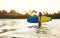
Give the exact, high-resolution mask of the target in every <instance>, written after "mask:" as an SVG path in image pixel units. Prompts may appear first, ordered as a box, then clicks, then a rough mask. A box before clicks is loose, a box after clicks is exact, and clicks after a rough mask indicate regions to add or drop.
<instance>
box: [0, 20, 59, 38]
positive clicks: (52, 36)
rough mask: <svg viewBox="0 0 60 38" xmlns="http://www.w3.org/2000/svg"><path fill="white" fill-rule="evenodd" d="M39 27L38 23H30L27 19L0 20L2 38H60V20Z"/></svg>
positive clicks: (0, 37) (0, 36)
mask: <svg viewBox="0 0 60 38" xmlns="http://www.w3.org/2000/svg"><path fill="white" fill-rule="evenodd" d="M37 27H38V23H28V22H27V20H26V19H0V38H60V19H53V20H52V21H49V22H45V23H42V26H41V28H40V29H37ZM38 31H39V33H38Z"/></svg>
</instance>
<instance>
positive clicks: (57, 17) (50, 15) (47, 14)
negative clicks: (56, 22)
mask: <svg viewBox="0 0 60 38" xmlns="http://www.w3.org/2000/svg"><path fill="white" fill-rule="evenodd" d="M44 13H45V14H44V16H49V17H51V18H52V19H60V11H58V12H57V13H56V12H54V13H53V14H49V13H48V12H44Z"/></svg>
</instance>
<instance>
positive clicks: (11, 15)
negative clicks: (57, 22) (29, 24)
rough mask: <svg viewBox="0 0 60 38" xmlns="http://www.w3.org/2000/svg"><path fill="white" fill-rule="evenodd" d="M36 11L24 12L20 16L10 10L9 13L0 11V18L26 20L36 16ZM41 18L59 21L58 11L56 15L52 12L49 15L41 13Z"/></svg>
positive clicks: (59, 13) (59, 12) (59, 14)
mask: <svg viewBox="0 0 60 38" xmlns="http://www.w3.org/2000/svg"><path fill="white" fill-rule="evenodd" d="M33 13H35V14H34V15H33ZM36 14H37V11H35V10H29V12H26V13H25V14H21V13H19V12H17V11H15V10H10V12H8V11H6V10H0V18H4V19H5V18H8V19H10V18H12V19H14V18H16V19H21V18H28V17H32V16H38V15H36ZM42 15H43V16H49V17H52V18H53V19H60V11H58V12H57V13H56V12H54V13H53V14H49V13H48V12H47V11H45V12H43V14H42Z"/></svg>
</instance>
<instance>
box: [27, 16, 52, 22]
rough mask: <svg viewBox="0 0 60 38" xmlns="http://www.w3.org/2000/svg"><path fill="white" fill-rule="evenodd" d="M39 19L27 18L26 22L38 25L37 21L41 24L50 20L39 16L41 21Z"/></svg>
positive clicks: (35, 17) (34, 17)
mask: <svg viewBox="0 0 60 38" xmlns="http://www.w3.org/2000/svg"><path fill="white" fill-rule="evenodd" d="M39 18H40V17H38V16H33V17H29V18H27V22H29V23H38V21H41V22H42V23H43V22H48V21H51V20H52V18H51V17H47V16H41V20H40V19H39Z"/></svg>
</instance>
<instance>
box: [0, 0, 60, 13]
mask: <svg viewBox="0 0 60 38" xmlns="http://www.w3.org/2000/svg"><path fill="white" fill-rule="evenodd" d="M12 9H14V10H17V11H19V12H21V13H23V14H24V11H29V10H36V11H38V12H39V11H41V12H43V11H47V12H49V13H53V12H57V11H60V0H0V10H7V11H10V10H12Z"/></svg>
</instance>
